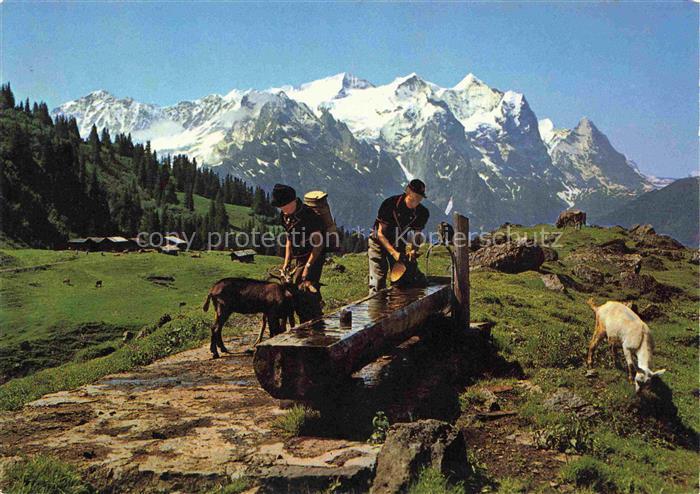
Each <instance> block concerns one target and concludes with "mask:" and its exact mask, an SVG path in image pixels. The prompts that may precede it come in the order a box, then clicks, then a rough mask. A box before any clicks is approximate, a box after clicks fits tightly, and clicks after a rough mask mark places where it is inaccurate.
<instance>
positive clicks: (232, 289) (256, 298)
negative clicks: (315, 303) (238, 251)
mask: <svg viewBox="0 0 700 494" xmlns="http://www.w3.org/2000/svg"><path fill="white" fill-rule="evenodd" d="M297 290H298V288H297V287H296V286H295V285H294V284H293V283H291V282H290V280H289V278H285V279H284V280H281V282H280V283H276V282H269V281H260V280H252V279H249V278H224V279H221V280H219V281H217V282H216V283H215V284H214V286H212V287H211V289H210V290H209V293H208V294H207V298H206V300H205V301H204V306H203V309H204V311H205V312H206V311H207V310H208V309H209V302H212V303H213V304H214V310H215V311H216V319H215V320H214V324H213V325H212V327H211V344H210V346H209V349H210V350H211V353H212V357H213V358H218V357H219V352H218V351H217V347H218V349H219V350H221V351H222V352H226V353H228V350H227V349H226V346H225V345H224V341H223V339H222V337H221V330H222V328H223V327H224V324H226V321H227V320H228V318H229V317H230V316H231V314H232V313H234V312H236V313H239V314H258V313H262V314H263V321H262V328H261V330H260V335H259V336H258V340H257V341H256V342H255V344H256V345H257V344H258V343H259V342H260V339H261V338H262V334H263V332H264V331H265V324H266V323H267V324H268V325H269V327H270V336H271V337H272V336H275V335H277V334H280V333H283V332H284V331H286V330H287V321H289V323H290V324H291V325H292V326H294V293H295V292H296V291H297Z"/></svg>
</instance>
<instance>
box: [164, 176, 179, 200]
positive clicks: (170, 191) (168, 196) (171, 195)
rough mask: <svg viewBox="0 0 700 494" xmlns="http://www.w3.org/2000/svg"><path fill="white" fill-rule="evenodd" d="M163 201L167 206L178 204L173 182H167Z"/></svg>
mask: <svg viewBox="0 0 700 494" xmlns="http://www.w3.org/2000/svg"><path fill="white" fill-rule="evenodd" d="M163 200H164V201H165V202H166V203H168V204H178V200H177V194H176V193H175V181H174V180H172V179H171V180H169V181H168V185H167V186H166V187H165V197H164V198H163Z"/></svg>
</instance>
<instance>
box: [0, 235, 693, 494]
mask: <svg viewBox="0 0 700 494" xmlns="http://www.w3.org/2000/svg"><path fill="white" fill-rule="evenodd" d="M541 228H542V225H539V226H536V227H530V228H514V229H513V231H516V232H518V233H520V234H524V233H528V234H530V235H532V234H533V233H534V232H536V231H541ZM545 228H547V229H548V230H552V227H551V226H545ZM614 238H621V239H623V240H625V242H627V244H628V246H630V247H634V245H635V242H634V240H633V239H632V238H631V237H628V235H627V233H626V232H625V231H624V230H622V229H619V228H611V229H601V228H588V227H586V228H584V229H582V230H580V231H576V230H570V229H566V230H565V231H564V233H563V235H562V236H561V237H560V238H559V240H558V241H557V243H556V244H555V245H554V248H555V249H556V250H557V251H558V253H559V256H560V257H559V260H558V261H550V262H547V263H545V264H544V265H543V267H542V271H543V272H550V273H556V274H559V275H562V277H568V278H570V279H571V280H573V281H575V282H579V283H582V280H579V279H577V278H576V276H575V275H574V274H573V267H574V263H573V260H572V259H571V258H570V256H571V254H572V253H574V252H576V250H577V249H581V248H583V247H587V246H591V245H593V244H598V243H601V242H605V241H607V240H611V239H614ZM0 255H1V256H2V259H3V260H4V261H3V262H5V264H6V266H31V265H36V264H47V263H51V262H57V263H56V264H54V265H51V266H49V267H47V268H46V269H42V270H36V271H23V272H16V273H13V272H7V271H5V272H2V273H0V279H1V280H2V292H1V293H2V297H1V301H0V304H1V305H0V327H1V328H2V333H1V335H0V348H2V350H3V352H4V353H3V354H2V359H3V360H2V362H3V366H4V367H3V369H6V368H7V366H8V365H15V363H16V357H15V355H16V354H17V355H27V351H28V350H26V349H27V348H40V347H41V342H47V341H48V342H52V343H51V344H52V345H53V346H54V347H56V348H57V349H58V350H59V351H60V352H61V353H62V355H61V356H55V355H54V354H53V353H48V354H47V355H40V354H37V355H36V356H35V358H36V359H37V365H36V366H35V367H34V368H32V369H31V370H30V371H29V372H26V377H22V378H17V379H12V380H10V381H9V382H7V383H5V384H3V385H2V386H0V408H3V409H17V408H19V407H21V406H22V404H24V403H26V402H27V401H30V400H32V399H35V398H38V397H39V396H41V395H42V394H44V393H47V392H52V391H58V390H61V389H69V388H73V387H76V386H79V385H81V384H85V383H87V382H91V381H94V380H96V379H98V378H99V377H101V376H102V375H105V374H107V373H112V372H116V371H122V370H127V369H130V368H132V367H134V366H137V365H143V364H146V363H149V362H152V361H153V360H155V359H157V358H161V357H163V356H165V355H167V354H170V353H175V352H178V351H181V350H182V349H184V348H189V347H192V346H195V345H199V344H202V343H203V342H204V341H206V340H207V338H208V327H209V323H210V321H211V314H204V313H203V312H202V311H201V304H202V302H203V300H204V296H205V295H206V292H207V290H208V288H209V287H210V286H211V284H212V283H213V282H215V281H216V280H217V279H219V278H221V277H225V276H250V277H254V278H264V277H265V275H266V272H267V270H268V269H269V268H271V267H273V266H275V265H278V264H279V262H280V258H276V257H266V256H256V262H255V263H254V264H240V263H235V262H232V261H231V260H230V259H229V257H228V255H227V253H223V252H203V253H201V258H193V257H192V256H191V254H180V255H179V256H177V257H175V256H166V255H163V254H158V253H133V254H127V255H121V256H116V255H114V254H105V255H104V256H102V255H100V254H99V253H90V254H89V255H85V254H79V255H77V256H75V255H74V254H72V253H67V252H60V251H58V252H48V251H32V250H13V249H4V250H1V251H0ZM691 255H692V251H690V250H685V251H683V253H682V256H681V257H680V258H678V259H671V258H667V257H663V256H659V261H658V262H656V263H654V269H648V267H647V265H646V264H644V263H643V264H642V266H643V267H642V271H641V273H642V274H650V275H652V276H654V277H655V278H656V279H657V280H658V281H659V282H662V283H665V284H668V285H671V286H673V287H676V288H677V289H678V290H679V291H678V293H677V294H676V295H674V296H673V297H672V298H671V299H670V300H669V301H667V302H658V301H654V300H652V299H650V298H647V296H646V295H641V296H640V295H639V294H635V293H633V292H631V291H629V290H624V289H621V288H619V287H617V286H614V285H612V284H608V285H605V284H603V285H601V286H597V287H593V288H589V289H588V290H585V291H584V290H580V291H579V290H577V289H575V288H570V289H569V290H568V291H567V293H557V292H553V291H551V290H548V289H547V288H545V286H544V284H543V282H542V280H541V277H540V273H536V272H525V273H521V274H517V275H512V274H505V273H500V272H495V271H476V272H472V273H471V294H472V300H471V312H472V320H480V321H493V322H495V323H496V325H495V327H494V329H493V343H492V345H493V346H494V347H495V351H496V352H497V353H498V354H499V355H500V356H501V357H502V358H504V359H505V360H506V361H508V362H511V363H517V364H519V365H520V366H521V367H522V369H523V373H524V375H525V376H526V378H527V379H528V380H529V381H530V382H531V383H532V384H533V385H536V386H538V387H539V388H540V389H541V391H542V393H527V392H525V391H522V390H521V391H518V395H517V398H516V399H515V401H514V402H513V403H510V404H509V406H510V407H515V409H516V411H517V413H518V417H519V419H518V420H519V424H520V427H521V428H522V430H524V431H528V432H530V433H531V434H533V435H534V436H535V437H536V438H538V440H539V441H540V442H541V443H542V447H543V448H549V449H557V450H560V451H562V452H567V451H568V453H571V454H573V455H574V456H572V458H573V459H572V460H571V461H569V462H568V463H566V464H563V465H562V466H561V469H560V470H559V471H557V472H554V473H553V474H552V475H553V478H555V479H556V480H557V481H558V482H561V483H562V484H567V485H570V486H573V488H574V489H576V490H577V491H578V492H628V493H639V492H643V493H656V492H664V493H668V492H678V493H684V492H694V491H697V487H698V486H697V465H698V453H697V444H695V446H693V443H692V442H693V441H695V440H696V439H697V434H698V429H699V424H700V408H699V407H698V398H697V392H698V377H697V376H698V360H697V341H698V319H697V317H698V316H697V314H698V312H697V308H698V307H697V305H698V300H700V297H699V294H698V285H697V280H698V275H699V274H700V273H699V271H698V266H697V265H694V264H691V263H690V262H689V260H690V257H691ZM58 261H63V262H58ZM335 262H336V263H338V264H342V265H343V266H344V267H345V268H346V269H345V270H344V271H343V272H341V271H342V270H337V269H333V267H332V266H333V265H332V264H331V265H329V266H328V267H327V268H326V269H325V270H324V276H323V280H322V281H323V283H325V285H326V286H325V287H324V288H323V293H324V299H325V301H326V308H325V310H331V309H333V308H335V307H338V306H340V305H342V304H344V303H347V302H349V301H352V300H354V299H357V298H360V297H362V296H364V295H365V294H366V291H367V288H366V270H367V258H366V256H365V255H364V254H349V255H345V256H342V257H337V258H336V260H335ZM421 266H424V258H421ZM447 267H448V259H447V255H446V254H445V253H444V252H442V250H441V249H436V250H435V251H434V253H433V255H431V257H430V272H431V274H444V273H445V270H446V268H447ZM601 269H603V268H602V267H601ZM151 276H159V277H162V276H168V277H172V278H174V280H173V281H172V282H169V283H166V284H165V285H163V284H159V283H155V282H154V281H152V280H149V279H148V278H149V277H151ZM66 278H69V279H70V280H71V283H70V285H66V284H64V283H63V280H64V279H66ZM98 279H99V280H102V282H103V288H100V289H98V288H95V281H96V280H98ZM590 297H593V298H594V300H595V301H596V303H597V304H602V303H603V302H605V301H606V300H610V299H612V300H633V301H635V302H636V303H637V304H638V305H639V306H640V307H644V306H646V305H647V304H651V303H653V304H656V305H657V306H658V307H659V308H660V309H661V311H662V312H663V315H662V316H661V317H659V318H657V319H655V320H653V321H650V322H649V326H650V328H651V330H652V333H653V335H654V338H655V342H656V350H655V353H654V361H653V368H655V369H656V368H662V367H664V368H667V369H668V372H667V373H666V374H664V375H663V376H662V378H661V380H660V381H659V382H657V383H656V386H655V387H653V388H652V389H650V390H646V391H645V392H644V393H642V394H641V395H635V393H634V387H633V386H632V385H631V384H630V383H628V382H627V380H626V374H625V371H624V370H622V368H616V367H615V366H614V364H613V362H612V360H611V358H610V356H609V353H608V351H607V348H606V344H605V343H603V344H602V345H601V347H600V348H599V350H598V353H597V356H596V364H595V370H596V374H595V377H594V378H591V377H590V376H586V368H585V355H586V351H587V347H588V341H589V339H590V336H591V334H592V332H593V325H594V315H593V312H592V311H591V309H590V308H589V307H588V305H587V304H586V300H587V299H588V298H590ZM183 302H184V305H182V306H181V303H183ZM165 313H167V314H170V315H171V316H172V320H171V321H169V322H167V323H165V324H162V325H158V324H157V321H158V319H159V318H161V316H162V315H163V314H165ZM90 324H101V325H102V326H103V327H104V328H106V329H105V330H106V331H107V332H108V335H107V336H106V337H105V338H106V339H104V338H97V337H95V336H94V335H93V333H90V334H91V335H93V339H94V341H90V339H89V338H88V339H87V340H85V341H80V340H79V339H78V340H74V339H73V340H70V341H71V344H70V345H66V346H65V347H64V346H62V342H61V340H56V339H52V338H54V337H55V336H56V335H57V334H58V335H72V334H74V333H75V331H77V329H80V328H85V327H90V326H89V325H90ZM86 325H87V326H86ZM257 325H258V319H257V318H250V317H242V316H234V317H232V319H231V320H230V322H229V324H228V326H227V328H226V329H225V333H226V334H228V335H231V334H234V333H240V332H246V331H250V332H253V331H256V329H257ZM126 329H129V330H132V331H134V332H136V331H140V330H141V329H144V336H143V337H142V338H139V339H136V340H132V341H130V342H128V343H123V342H122V339H121V335H122V333H123V331H124V330H126ZM68 339H70V338H68V336H66V340H68ZM22 348H24V349H25V351H22V352H20V351H19V350H18V349H20V350H21V349H22ZM90 349H93V350H94V352H93V353H91V352H90ZM30 354H31V351H30ZM465 358H473V359H478V358H479V356H478V355H469V356H465ZM42 359H44V360H43V361H42ZM502 384H510V385H515V384H516V382H515V379H514V378H503V377H500V376H495V375H489V374H488V373H484V374H483V375H475V376H474V381H473V383H472V384H471V385H470V386H468V387H467V388H466V389H464V390H463V393H462V396H461V402H462V404H463V410H464V413H465V414H468V413H469V411H470V408H471V407H472V404H473V403H474V402H475V400H477V401H478V396H479V393H481V390H482V389H484V388H488V387H489V386H493V385H502ZM517 389H518V390H520V388H517ZM560 389H567V390H570V391H572V392H574V393H575V394H576V395H578V396H579V397H581V398H582V399H583V400H585V401H586V402H587V403H588V404H590V406H592V407H593V409H594V410H595V411H596V413H595V414H594V415H593V416H592V417H588V418H581V417H578V416H577V415H576V414H575V413H572V412H567V411H564V410H552V409H551V408H548V407H547V406H546V405H545V403H544V401H545V399H546V397H547V396H550V395H551V394H552V393H555V392H556V391H557V390H560ZM474 460H475V461H478V455H476V456H475V457H474ZM484 475H485V478H488V479H489V482H490V484H488V485H490V486H492V488H493V489H495V490H498V488H499V487H498V486H501V487H502V489H503V492H538V491H542V492H546V489H544V490H541V489H542V487H541V485H538V484H537V483H536V482H535V481H534V480H533V479H530V478H529V477H527V476H526V477H525V478H519V479H517V481H516V480H514V479H506V478H498V477H497V476H495V475H492V476H490V477H489V471H488V465H487V464H486V465H485V473H484ZM426 479H427V480H424V481H425V482H426V485H428V486H429V485H433V483H434V484H435V485H438V484H440V485H442V483H443V482H442V480H440V479H437V480H436V479H432V478H431V479H428V478H427V477H426ZM419 487H420V486H417V489H418V488H419ZM426 488H427V489H430V487H426ZM445 488H446V489H448V487H445ZM459 488H461V486H457V490H454V486H453V487H449V489H450V492H459ZM416 492H422V491H420V490H416ZM426 492H427V491H426Z"/></svg>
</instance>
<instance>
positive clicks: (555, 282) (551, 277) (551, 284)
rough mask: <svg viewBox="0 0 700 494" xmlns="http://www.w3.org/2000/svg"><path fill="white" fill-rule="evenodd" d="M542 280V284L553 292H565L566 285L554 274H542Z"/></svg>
mask: <svg viewBox="0 0 700 494" xmlns="http://www.w3.org/2000/svg"><path fill="white" fill-rule="evenodd" d="M542 282H543V283H544V286H545V287H547V288H549V289H550V290H553V291H555V292H560V293H566V287H565V286H564V284H563V283H562V282H561V280H560V279H559V276H557V275H556V274H543V275H542Z"/></svg>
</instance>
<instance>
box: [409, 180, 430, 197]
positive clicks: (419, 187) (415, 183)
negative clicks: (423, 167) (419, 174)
mask: <svg viewBox="0 0 700 494" xmlns="http://www.w3.org/2000/svg"><path fill="white" fill-rule="evenodd" d="M408 188H409V189H411V190H412V191H413V192H415V193H416V194H420V195H422V196H423V197H427V196H426V195H425V184H424V183H423V181H422V180H418V179H417V178H414V179H413V180H411V181H410V182H408Z"/></svg>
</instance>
